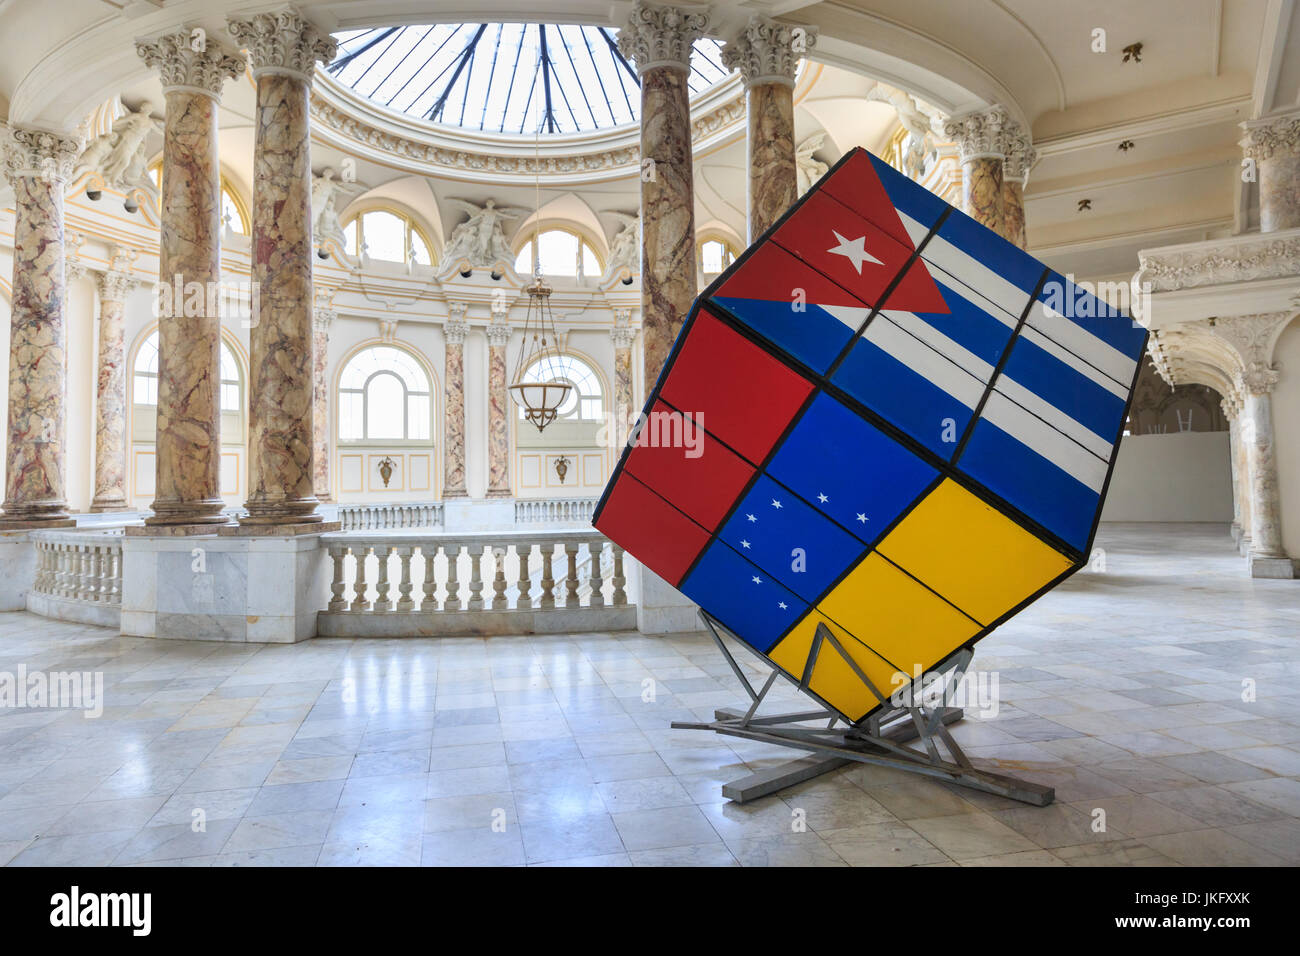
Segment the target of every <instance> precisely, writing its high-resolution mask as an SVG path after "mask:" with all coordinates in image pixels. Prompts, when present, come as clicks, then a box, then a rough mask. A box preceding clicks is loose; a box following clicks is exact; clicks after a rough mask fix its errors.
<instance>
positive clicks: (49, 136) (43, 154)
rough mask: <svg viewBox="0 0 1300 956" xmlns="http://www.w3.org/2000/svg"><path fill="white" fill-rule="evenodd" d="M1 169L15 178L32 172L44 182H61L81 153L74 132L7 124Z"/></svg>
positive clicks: (67, 176) (70, 171)
mask: <svg viewBox="0 0 1300 956" xmlns="http://www.w3.org/2000/svg"><path fill="white" fill-rule="evenodd" d="M3 145H4V173H5V177H6V178H7V179H8V180H9V181H10V182H11V183H14V182H15V180H17V179H20V178H26V177H30V176H35V177H37V178H39V179H41V180H42V181H44V182H47V183H55V182H59V183H64V182H67V181H68V179H69V177H71V175H72V170H73V167H74V165H75V164H76V162H77V157H78V156H80V155H81V147H82V143H81V140H80V139H79V138H78V137H76V136H69V135H64V134H60V133H50V132H47V131H45V130H39V129H28V128H26V127H22V126H13V127H10V128H9V129H8V130H7V131H6V133H5V135H4V144H3Z"/></svg>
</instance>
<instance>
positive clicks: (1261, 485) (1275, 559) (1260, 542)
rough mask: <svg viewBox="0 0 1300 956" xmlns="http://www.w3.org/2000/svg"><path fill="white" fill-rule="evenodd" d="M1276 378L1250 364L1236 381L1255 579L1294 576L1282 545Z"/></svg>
mask: <svg viewBox="0 0 1300 956" xmlns="http://www.w3.org/2000/svg"><path fill="white" fill-rule="evenodd" d="M1277 381H1278V372H1277V370H1276V369H1275V368H1271V367H1269V366H1266V365H1262V364H1259V363H1252V364H1251V365H1249V366H1248V367H1247V368H1246V370H1245V371H1244V372H1242V374H1241V376H1240V377H1239V379H1238V382H1237V386H1238V390H1239V391H1240V392H1241V394H1242V398H1243V415H1244V419H1245V422H1246V425H1247V427H1246V429H1245V434H1243V436H1242V438H1243V440H1244V442H1245V445H1246V457H1247V459H1248V461H1249V463H1250V574H1251V577H1256V578H1291V577H1294V576H1295V572H1294V566H1293V565H1292V562H1291V559H1290V558H1289V557H1287V554H1286V551H1284V550H1283V548H1282V515H1281V497H1280V495H1279V492H1278V486H1277V459H1276V457H1275V455H1274V438H1273V400H1272V395H1271V393H1272V391H1273V387H1274V386H1275V385H1277Z"/></svg>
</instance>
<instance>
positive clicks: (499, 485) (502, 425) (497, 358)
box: [487, 324, 514, 498]
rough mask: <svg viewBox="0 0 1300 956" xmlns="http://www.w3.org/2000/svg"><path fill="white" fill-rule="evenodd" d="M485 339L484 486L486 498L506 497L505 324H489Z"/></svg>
mask: <svg viewBox="0 0 1300 956" xmlns="http://www.w3.org/2000/svg"><path fill="white" fill-rule="evenodd" d="M487 337H488V487H487V496H488V497H489V498H509V497H510V495H511V494H512V492H511V490H510V423H509V421H508V420H507V418H506V412H507V410H508V409H510V408H513V407H514V403H513V402H511V401H510V396H509V394H508V393H507V391H506V343H508V342H509V341H510V327H509V326H508V325H495V324H494V325H489V326H488V329H487Z"/></svg>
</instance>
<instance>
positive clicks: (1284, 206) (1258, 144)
mask: <svg viewBox="0 0 1300 956" xmlns="http://www.w3.org/2000/svg"><path fill="white" fill-rule="evenodd" d="M1242 127H1243V128H1244V129H1245V131H1246V137H1245V139H1243V140H1242V141H1241V145H1242V147H1243V148H1244V149H1245V151H1246V155H1247V156H1248V157H1250V158H1251V159H1253V160H1254V161H1255V165H1256V171H1257V176H1258V178H1259V231H1260V232H1274V231H1275V230H1278V229H1293V228H1295V227H1296V226H1300V112H1291V113H1287V114H1285V115H1282V116H1273V117H1266V118H1264V119H1258V120H1250V121H1249V122H1246V123H1243V124H1242Z"/></svg>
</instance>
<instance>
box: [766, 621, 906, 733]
mask: <svg viewBox="0 0 1300 956" xmlns="http://www.w3.org/2000/svg"><path fill="white" fill-rule="evenodd" d="M818 624H825V625H826V626H827V627H829V628H830V630H831V632H832V633H833V634H834V635H835V639H836V640H838V641H839V642H840V646H841V647H843V648H844V650H845V651H847V652H848V653H849V654H850V655H852V657H853V661H854V663H856V664H857V665H858V667H860V668H861V669H862V672H863V673H864V674H866V675H867V677H868V678H869V679H870V680H871V682H872V683H873V684H875V685H876V689H877V690H879V691H880V692H881V693H882V694H884V695H885V696H886V697H888V696H889V695H890V694H891V693H893V691H894V689H895V688H896V687H897V686H898V684H897V683H895V679H894V678H895V675H896V674H897V673H898V671H896V670H895V669H894V668H893V667H891V666H890V665H889V663H887V662H886V661H885V660H883V659H882V658H880V657H879V656H878V655H876V654H873V653H872V652H871V651H870V650H868V649H867V648H865V647H863V646H862V644H860V643H859V642H858V641H857V640H856V639H854V638H853V636H852V635H850V634H848V633H847V632H845V631H844V630H843V628H840V627H837V626H836V625H835V624H833V623H832V622H831V621H829V620H827V618H825V617H824V616H822V615H821V614H819V613H817V611H815V610H813V611H809V612H808V613H807V614H805V615H804V617H803V620H801V621H800V622H799V623H798V624H796V625H795V626H794V628H793V629H792V630H791V631H790V633H789V634H787V635H786V636H785V637H784V638H782V640H781V643H779V644H777V645H776V647H774V648H773V649H772V650H771V651H770V652H769V653H768V657H770V658H771V659H772V660H773V662H775V663H776V664H777V665H778V666H779V667H781V669H782V670H784V671H786V673H788V674H790V675H792V676H793V677H794V678H795V679H796V680H798V679H801V678H802V677H803V671H804V667H805V665H806V663H807V660H808V653H809V651H811V649H812V641H813V636H814V634H816V632H817V625H818ZM904 676H905V677H907V676H908V675H904ZM808 686H809V688H810V689H811V690H812V692H813V693H814V694H816V695H817V696H818V697H820V698H821V699H822V700H824V701H826V703H828V704H830V705H831V706H832V707H834V708H835V709H836V710H838V711H839V712H840V713H841V714H843V715H844V716H846V717H849V718H850V719H852V720H859V719H861V718H862V717H864V716H866V714H867V713H868V712H869V711H872V710H874V709H875V708H876V706H877V705H878V704H879V701H878V700H877V699H876V696H875V695H874V694H872V693H871V691H870V690H868V689H867V686H866V685H865V684H863V683H862V680H861V679H860V678H859V677H858V675H857V674H855V673H854V672H853V668H851V667H849V665H848V663H847V662H846V661H845V660H844V658H843V656H841V654H840V653H839V651H837V650H835V648H834V647H832V646H831V645H830V644H824V645H822V649H821V651H820V652H819V653H818V655H817V665H816V667H815V668H814V670H813V676H812V680H811V681H809V682H808Z"/></svg>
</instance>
